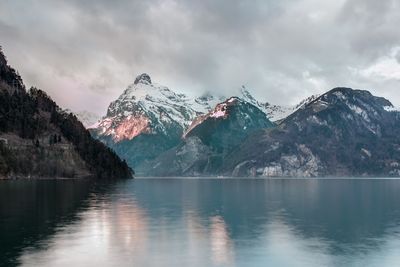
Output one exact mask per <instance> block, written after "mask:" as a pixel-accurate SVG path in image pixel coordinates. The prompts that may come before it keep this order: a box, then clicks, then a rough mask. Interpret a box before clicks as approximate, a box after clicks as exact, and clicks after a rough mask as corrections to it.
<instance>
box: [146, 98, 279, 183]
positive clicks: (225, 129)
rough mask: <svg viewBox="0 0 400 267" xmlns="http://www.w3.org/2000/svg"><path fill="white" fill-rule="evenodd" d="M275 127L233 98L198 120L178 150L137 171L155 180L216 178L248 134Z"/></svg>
mask: <svg viewBox="0 0 400 267" xmlns="http://www.w3.org/2000/svg"><path fill="white" fill-rule="evenodd" d="M273 126H274V124H273V123H271V122H270V121H269V120H268V119H267V117H266V115H265V114H264V113H263V112H262V111H261V110H260V109H258V108H257V107H256V106H254V105H252V104H250V103H248V102H246V101H244V100H242V99H240V98H237V97H232V98H229V99H228V100H226V101H225V102H222V103H220V104H218V105H216V107H215V108H214V109H213V110H212V111H210V112H209V113H208V114H206V115H203V116H200V117H198V118H197V119H196V120H195V121H193V123H192V125H191V126H190V127H189V128H188V130H187V131H186V132H185V134H184V139H183V141H182V142H181V143H180V144H179V145H178V146H176V147H174V148H173V149H171V150H169V151H167V152H166V153H164V154H162V155H161V156H159V157H157V158H156V159H155V160H154V161H151V162H150V164H145V165H142V166H138V171H139V173H142V174H144V175H152V176H193V175H213V174H216V173H217V172H218V171H219V169H220V168H221V167H222V166H223V163H224V158H225V156H226V155H228V154H229V153H230V152H231V151H232V150H233V149H234V148H235V147H236V146H238V145H239V144H240V143H241V142H242V141H243V140H244V139H245V138H246V137H247V136H248V135H249V134H251V133H253V132H255V131H257V130H260V129H265V128H268V127H273Z"/></svg>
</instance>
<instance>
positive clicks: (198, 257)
mask: <svg viewBox="0 0 400 267" xmlns="http://www.w3.org/2000/svg"><path fill="white" fill-rule="evenodd" d="M399 262H400V180H395V179H393V180H392V179H276V180H275V179H273V180H271V179H136V180H129V181H119V182H114V183H93V182H88V181H82V180H57V181H28V180H19V181H0V265H4V266H14V265H18V266H19V265H21V266H307V267H310V266H363V267H365V266H396V265H398V264H399Z"/></svg>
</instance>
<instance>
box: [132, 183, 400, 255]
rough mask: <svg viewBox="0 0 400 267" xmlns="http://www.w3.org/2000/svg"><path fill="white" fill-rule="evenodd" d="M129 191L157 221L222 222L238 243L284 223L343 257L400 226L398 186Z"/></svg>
mask: <svg viewBox="0 0 400 267" xmlns="http://www.w3.org/2000/svg"><path fill="white" fill-rule="evenodd" d="M125 190H132V191H134V192H135V199H136V202H137V204H138V205H140V206H141V207H142V208H143V209H145V210H146V213H147V214H148V215H149V216H152V217H154V220H164V219H166V217H169V218H176V219H177V220H178V219H180V218H181V217H185V216H187V214H191V216H192V217H193V216H194V217H195V218H197V220H198V222H197V223H204V224H205V227H210V224H212V220H213V219H212V218H214V217H215V216H217V217H218V218H221V220H223V221H224V223H225V224H226V228H227V230H228V232H229V237H230V238H231V239H232V240H233V242H236V241H239V242H240V241H241V240H257V238H259V237H260V234H261V233H262V232H263V231H265V227H266V225H268V224H275V223H280V224H285V225H287V226H288V227H289V228H290V229H292V230H293V231H294V233H293V234H296V235H300V236H301V237H302V238H305V239H314V238H317V239H320V240H323V241H326V242H327V244H329V250H330V253H341V252H343V249H344V248H345V247H353V248H356V247H357V246H358V247H360V249H361V247H362V248H363V249H365V248H366V247H368V244H369V245H371V247H374V246H373V245H374V244H373V243H374V242H375V245H378V240H380V239H381V237H382V236H384V235H386V234H387V231H388V230H390V228H391V227H394V226H397V225H398V224H399V223H400V210H399V208H398V203H400V195H399V194H398V192H399V191H400V183H399V182H398V181H396V180H188V181H186V180H185V181H184V180H168V181H162V180H145V181H143V180H138V181H136V182H135V184H134V187H133V188H126V189H125ZM193 214H195V215H193ZM171 223H172V222H171Z"/></svg>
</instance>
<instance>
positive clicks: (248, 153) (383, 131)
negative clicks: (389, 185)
mask: <svg viewBox="0 0 400 267" xmlns="http://www.w3.org/2000/svg"><path fill="white" fill-rule="evenodd" d="M399 129H400V124H399V112H398V111H397V109H396V108H395V107H393V105H392V104H391V103H390V102H389V101H388V100H385V99H383V98H379V97H375V96H373V95H371V94H370V93H369V92H367V91H361V90H353V89H350V88H335V89H333V90H331V91H329V92H327V93H326V94H323V95H322V96H310V97H308V98H307V99H305V100H303V101H301V102H300V103H299V104H298V105H295V106H286V107H283V106H279V105H272V104H270V103H265V102H259V101H257V100H256V99H255V98H254V97H253V96H252V95H251V93H250V92H249V91H248V90H247V89H246V88H245V87H241V88H240V90H238V93H237V94H236V95H233V96H228V97H217V96H213V95H212V94H207V95H203V96H200V97H197V98H194V99H190V98H188V97H187V96H186V95H184V94H178V93H175V92H174V91H172V90H171V89H169V88H167V87H165V86H161V85H158V84H154V83H153V82H152V80H151V78H150V76H149V75H147V74H141V75H139V76H138V77H137V78H136V79H135V81H134V83H133V84H131V85H129V86H128V88H127V89H126V90H125V91H124V92H123V93H122V95H121V96H120V97H119V98H118V99H117V100H115V101H113V102H112V103H111V104H110V105H109V108H108V110H107V114H106V115H105V116H104V117H103V118H102V119H101V120H100V121H99V122H98V123H97V124H95V125H93V127H92V128H91V129H90V131H91V133H92V135H93V136H94V137H96V138H98V139H99V140H101V141H102V142H104V143H105V144H107V145H108V146H110V147H111V148H113V149H114V150H115V151H116V153H117V154H118V155H120V156H121V157H122V158H123V159H125V160H126V161H127V162H128V164H129V165H130V166H131V167H134V168H135V170H136V171H137V173H138V175H143V176H205V175H224V176H246V177H247V176H264V177H271V176H278V177H282V176H290V177H293V176H304V177H314V176H351V175H354V176H399V175H400V167H399V165H400V140H399V136H400V135H399V134H400V132H399Z"/></svg>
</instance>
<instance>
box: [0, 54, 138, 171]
mask: <svg viewBox="0 0 400 267" xmlns="http://www.w3.org/2000/svg"><path fill="white" fill-rule="evenodd" d="M87 176H95V177H98V178H129V177H132V174H131V170H130V168H129V167H128V166H127V165H126V163H124V162H122V161H121V160H120V159H119V158H118V156H117V155H116V154H115V153H114V152H112V151H111V150H110V149H109V148H107V147H106V146H105V145H103V144H102V143H101V142H99V141H97V140H94V139H93V138H92V137H91V136H90V133H89V132H88V131H87V130H86V129H85V128H84V126H83V125H82V124H81V123H80V122H79V121H78V120H77V118H76V117H75V116H74V115H72V114H67V113H65V112H63V111H62V110H61V109H60V108H59V107H58V106H57V105H56V103H55V102H54V101H52V100H51V99H50V97H48V96H47V95H46V93H44V92H43V91H41V90H38V89H36V88H31V89H30V90H29V92H26V91H25V86H24V85H23V83H22V79H21V77H20V76H19V75H18V74H17V73H16V71H15V70H14V69H12V68H11V67H10V66H8V65H7V61H6V58H5V57H4V55H3V53H2V51H1V50H0V178H17V177H30V178H36V177H87Z"/></svg>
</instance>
